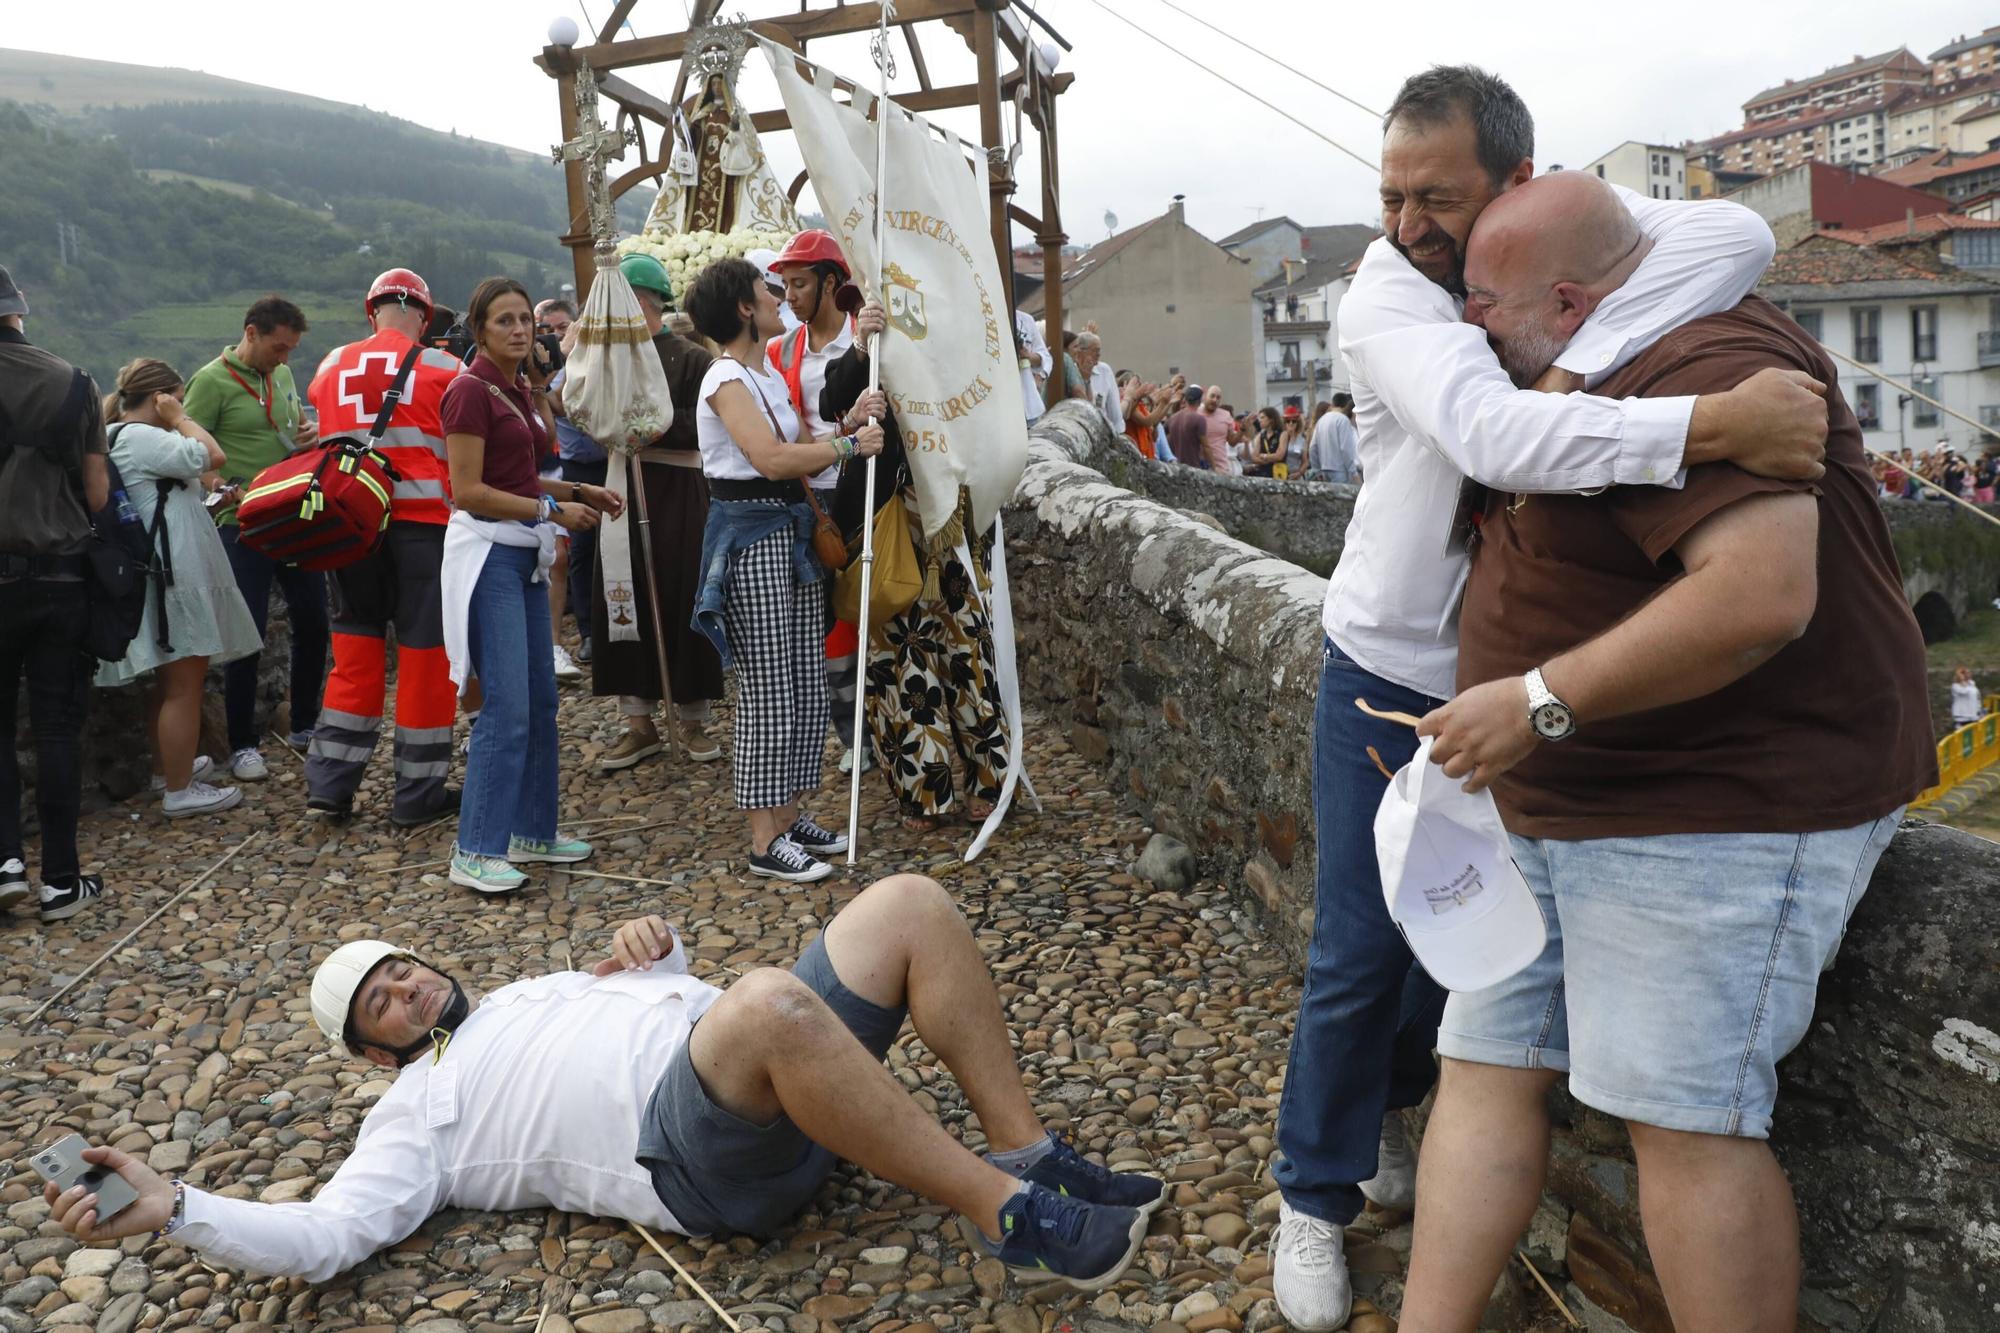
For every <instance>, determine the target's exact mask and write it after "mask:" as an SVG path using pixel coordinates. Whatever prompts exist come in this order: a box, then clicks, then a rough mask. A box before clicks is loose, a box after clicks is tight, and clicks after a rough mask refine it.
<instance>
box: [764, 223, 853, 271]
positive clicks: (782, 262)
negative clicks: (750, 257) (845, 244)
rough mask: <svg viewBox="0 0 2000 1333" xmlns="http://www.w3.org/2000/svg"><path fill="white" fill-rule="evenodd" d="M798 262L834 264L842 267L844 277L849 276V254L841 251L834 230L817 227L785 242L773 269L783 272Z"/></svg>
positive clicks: (772, 263)
mask: <svg viewBox="0 0 2000 1333" xmlns="http://www.w3.org/2000/svg"><path fill="white" fill-rule="evenodd" d="M797 264H832V265H834V266H836V267H837V268H839V269H840V276H841V277H842V278H843V279H844V278H846V277H848V276H849V274H848V268H847V256H846V255H843V254H842V253H840V242H839V241H836V240H834V239H833V233H832V232H830V231H821V230H820V229H819V228H817V227H815V228H813V229H812V230H810V231H802V232H800V233H799V234H798V235H796V236H794V237H792V239H791V240H789V241H787V242H785V248H784V249H783V250H782V251H781V252H779V255H778V257H777V258H776V259H774V260H772V261H771V270H772V271H773V272H775V273H783V272H784V271H785V270H786V269H788V268H791V267H792V266H794V265H797Z"/></svg>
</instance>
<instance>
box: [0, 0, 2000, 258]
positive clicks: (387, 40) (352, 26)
mask: <svg viewBox="0 0 2000 1333" xmlns="http://www.w3.org/2000/svg"><path fill="white" fill-rule="evenodd" d="M211 2H212V0H204V3H203V4H200V5H195V4H189V3H186V0H182V2H180V3H173V2H171V0H169V2H167V3H162V0H91V2H90V4H89V10H90V15H91V21H90V22H89V23H88V24H79V23H78V22H77V21H76V13H75V11H73V10H69V9H67V8H66V7H64V6H59V5H35V6H29V5H26V4H9V5H8V8H9V11H10V12H9V14H8V19H7V24H6V30H5V35H4V38H0V41H4V43H5V44H6V45H8V46H13V47H25V48H28V49H30V50H39V51H51V52H57V53H60V54H65V55H76V56H88V57H94V58H97V59H102V60H117V61H129V62H134V63H141V64H163V65H175V66H182V67H185V68H190V69H199V70H203V71H206V72H207V73H211V74H219V75H224V76H227V77H230V78H236V79H243V80H247V81H250V82H254V83H263V84H269V85H274V86H277V87H282V88H288V89H291V90H293V91H296V92H303V93H311V94H314V95H317V96H321V97H326V98H331V99H334V100H339V101H358V102H363V103H365V104H367V105H369V106H371V107H374V108H375V109H377V110H381V111H387V112H390V113H392V114H394V115H397V116H401V117H404V118H406V119H409V120H413V121H416V122H418V123H420V124H424V125H428V126H431V127H433V128H436V129H441V130H452V129H455V130H457V131H458V132H460V133H463V134H471V135H474V136H476V137H479V138H482V139H490V140H493V141H495V142H499V143H504V144H508V145H511V146H514V147H518V148H526V149H530V150H534V151H540V150H543V149H544V148H546V146H547V145H548V144H550V143H551V142H552V141H554V140H555V139H556V138H557V137H558V132H557V124H556V97H557V93H556V89H555V85H554V83H553V82H552V81H551V80H550V79H549V78H548V76H546V75H545V74H543V73H542V72H541V71H540V70H539V69H537V68H536V67H535V66H534V65H533V64H531V63H530V62H531V60H532V58H533V57H534V55H535V54H536V53H537V52H539V50H540V49H541V47H542V45H543V44H544V42H545V41H546V33H547V30H548V24H549V21H550V20H551V19H553V18H555V17H556V16H558V15H567V16H569V17H571V18H574V19H577V20H578V21H579V23H582V22H583V20H584V18H585V17H586V16H589V17H591V18H594V19H595V20H596V21H598V22H602V21H603V20H604V19H605V18H606V17H607V15H608V13H609V10H610V7H611V0H476V3H464V2H461V3H457V4H448V5H414V4H408V3H399V4H395V5H393V6H392V5H390V4H387V3H383V2H382V0H354V2H353V3H350V5H349V6H348V7H347V10H346V13H347V15H348V18H347V19H345V20H342V21H338V22H329V21H328V20H327V15H326V14H325V13H324V12H321V11H319V10H315V9H312V8H310V7H300V6H278V7H265V8H263V9H260V10H259V11H258V12H257V13H256V15H255V17H254V19H252V20H250V21H234V20H232V21H227V22H196V21H192V19H193V17H194V12H195V11H197V10H199V9H203V8H207V7H208V4H209V3H211ZM812 3H813V6H814V7H816V8H830V7H831V5H830V4H829V3H827V0H812ZM1016 5H1017V7H1020V8H1033V9H1035V10H1036V12H1037V13H1038V14H1039V15H1040V16H1041V17H1042V18H1044V19H1046V20H1048V22H1049V23H1050V25H1051V26H1053V27H1054V28H1055V29H1056V31H1058V32H1059V33H1061V34H1062V36H1063V37H1064V38H1065V39H1067V40H1068V41H1069V42H1070V43H1071V44H1072V46H1073V48H1074V49H1072V50H1069V51H1066V52H1064V53H1063V54H1062V57H1061V65H1060V68H1061V69H1062V70H1064V71H1067V72H1070V73H1073V74H1074V75H1075V76H1076V81H1075V83H1074V84H1073V85H1072V87H1071V88H1070V90H1069V91H1068V92H1066V93H1064V94H1063V95H1062V97H1061V98H1060V99H1059V112H1058V129H1059V142H1060V144H1061V162H1060V166H1061V181H1062V208H1063V223H1064V228H1065V230H1066V232H1067V233H1068V235H1069V236H1070V238H1071V240H1072V242H1073V243H1077V244H1090V243H1094V242H1096V241H1099V240H1102V239H1103V238H1104V237H1105V236H1106V235H1107V234H1108V230H1109V229H1108V228H1107V225H1106V223H1107V219H1106V214H1107V213H1109V214H1112V215H1114V216H1115V217H1116V219H1117V226H1118V227H1119V228H1121V229H1122V228H1124V227H1129V226H1131V225H1133V224H1135V223H1138V222H1142V221H1144V220H1146V219H1147V218H1150V217H1154V216H1156V215H1158V214H1159V213H1161V212H1163V211H1165V209H1166V208H1167V206H1168V205H1169V203H1170V202H1171V200H1172V198H1173V196H1174V195H1176V194H1182V195H1185V196H1186V210H1187V219H1188V221H1189V222H1190V223H1191V224H1192V225H1193V226H1195V227H1196V228H1197V229H1199V230H1201V231H1202V232H1204V233H1205V234H1207V235H1209V236H1211V237H1220V236H1223V235H1225V234H1227V233H1229V232H1232V231H1234V230H1236V229H1238V228H1241V227H1244V226H1247V225H1249V224H1250V223H1252V222H1254V221H1257V220H1258V219H1259V218H1262V217H1273V216H1278V215H1281V214H1282V215H1287V216H1290V217H1292V218H1293V219H1295V220H1297V221H1299V222H1301V223H1305V224H1308V225H1314V224H1325V223H1335V222H1355V221H1375V220H1377V219H1376V213H1377V210H1376V206H1375V178H1374V174H1373V173H1372V172H1371V171H1370V170H1369V169H1368V168H1366V167H1364V166H1362V165H1361V164H1359V163H1357V162H1355V161H1354V160H1353V159H1352V158H1349V157H1347V156H1344V155H1342V154H1341V153H1340V152H1338V151H1336V150H1335V149H1334V148H1332V147H1330V146H1328V145H1327V144H1326V143H1325V142H1323V141H1322V140H1321V139H1320V138H1318V137H1315V135H1314V134H1313V133H1312V132H1311V131H1310V130H1308V129H1307V128H1304V126H1310V127H1311V128H1312V130H1317V131H1318V132H1319V133H1320V134H1323V135H1325V136H1326V137H1328V138H1331V139H1333V140H1334V141H1336V142H1338V143H1339V144H1341V145H1343V146H1344V147H1346V148H1348V149H1351V150H1353V151H1354V152H1355V153H1357V154H1359V155H1360V156H1361V157H1362V158H1365V159H1367V160H1369V161H1373V160H1374V159H1375V149H1376V147H1377V145H1378V144H1379V141H1380V128H1379V123H1378V122H1377V121H1376V120H1374V119H1373V118H1372V117H1371V116H1370V115H1368V114H1366V113H1364V112H1363V111H1361V110H1358V109H1356V108H1355V107H1354V106H1352V105H1350V104H1348V103H1347V102H1344V101H1342V100H1340V99H1338V98H1336V97H1334V96H1331V95H1330V94H1328V93H1326V92H1324V91H1322V90H1320V89H1318V88H1315V87H1314V86H1312V85H1311V84H1310V83H1308V82H1306V81H1305V80H1304V79H1301V78H1299V77H1297V76H1296V75H1294V74H1291V73H1288V72H1286V71H1285V70H1284V69H1282V68H1280V67H1279V66H1278V65H1276V64H1274V63H1273V60H1272V58H1273V57H1275V58H1276V59H1277V60H1282V61H1284V62H1285V63H1287V64H1290V65H1293V66H1295V67H1296V68H1298V69H1300V70H1303V71H1305V72H1306V73H1308V74H1310V75H1311V76H1312V77H1313V78H1315V79H1317V80H1319V81H1320V82H1321V83H1324V84H1328V85H1330V86H1332V87H1334V88H1337V89H1339V90H1340V91H1341V92H1342V93H1345V94H1346V95H1347V96H1348V97H1351V98H1353V99H1354V100H1355V101H1357V102H1359V103H1361V104H1362V105H1363V106H1366V107H1372V108H1377V109H1379V108H1381V107H1382V106H1384V105H1386V104H1387V103H1388V102H1389V101H1390V100H1391V99H1392V98H1393V97H1394V95H1395V90H1396V87H1397V85H1398V84H1399V83H1400V82H1401V81H1402V79H1403V78H1404V77H1405V76H1407V75H1408V74H1410V73H1413V72H1415V71H1417V70H1419V69H1422V68H1423V67H1425V66H1426V65H1429V64H1432V63H1454V62H1461V61H1471V62H1476V63H1479V64H1482V65H1485V66H1486V67H1487V68H1489V69H1491V70H1493V71H1494V72H1496V73H1498V74H1500V75H1502V76H1503V77H1505V78H1506V79H1508V80H1509V81H1510V82H1511V83H1512V84H1513V85H1514V86H1515V88H1516V89H1518V90H1519V92H1520V93H1521V95H1522V97H1523V98H1524V99H1525V100H1526V101H1527V103H1528V106H1529V109H1530V110H1531V111H1532V112H1533V113H1534V115H1535V119H1536V127H1537V159H1538V161H1537V165H1538V166H1544V167H1545V166H1548V165H1551V164H1556V163H1560V164H1564V165H1567V166H1572V167H1575V166H1581V165H1583V164H1584V163H1586V162H1588V161H1590V160H1591V159H1593V158H1595V157H1596V156H1598V155H1599V154H1601V153H1603V152H1605V151H1606V150H1608V149H1610V148H1612V147H1614V146H1615V145H1617V144H1618V143H1620V142H1622V141H1624V140H1626V139H1641V140H1648V141H1652V142H1661V143H1679V142H1681V141H1682V140H1684V139H1688V138H1700V137H1705V136H1708V135H1713V134H1718V133H1721V132H1722V131H1724V130H1728V129H1733V128H1735V127H1736V126H1738V125H1740V124H1741V123H1742V112H1741V109H1740V108H1741V104H1742V103H1743V101H1744V100H1745V99H1747V98H1748V97H1750V96H1752V95H1753V94H1755V93H1757V92H1759V91H1761V90H1763V89H1764V88H1766V87H1769V86H1771V85H1773V84H1777V83H1781V82H1783V81H1785V80H1786V79H1789V78H1797V77H1801V76H1805V75H1809V74H1813V73H1817V72H1818V71H1819V70H1821V69H1823V68H1825V67H1827V66H1829V65H1834V64H1839V63H1842V62H1845V61H1847V60H1850V59H1852V58H1853V57H1854V56H1855V55H1857V54H1862V53H1866V54H1875V53H1877V52H1880V51H1885V50H1891V49H1893V48H1895V47H1897V46H1899V45H1908V46H1909V47H1910V48H1911V49H1912V50H1913V51H1915V52H1916V54H1917V55H1918V56H1919V57H1926V56H1928V55H1929V54H1930V52H1931V51H1933V50H1935V49H1936V48H1937V47H1939V46H1942V45H1944V44H1945V43H1946V42H1948V41H1951V40H1953V39H1954V38H1956V37H1957V36H1958V35H1960V34H1961V33H1966V34H1969V33H1974V32H1978V31H1979V30H1981V29H1982V28H1985V27H1989V26H1993V25H1994V24H1996V23H2000V4H1987V5H1982V4H1974V3H1970V2H1969V0H1965V2H1961V0H1915V2H1914V3H1904V4H1899V5H1885V4H1882V3H1881V2H1880V0H1811V2H1805V0H1751V2H1750V3H1744V0H1678V3H1675V4H1673V5H1671V6H1663V7H1660V8H1654V7H1652V6H1615V7H1614V6H1612V5H1607V4H1604V3H1603V2H1602V0H1596V2H1595V3H1580V2H1578V0H1547V2H1545V3H1540V4H1536V5H1522V4H1494V3H1491V0H1480V2H1478V3H1465V2H1464V0H1433V3H1431V4H1428V5H1422V6H1416V7H1411V6H1408V5H1398V4H1388V3H1382V4H1375V5H1371V6H1365V7H1364V6H1358V5H1353V4H1341V3H1333V2H1332V0H1037V2H1036V3H1033V4H1032V5H1030V4H1025V3H1023V0H1016ZM1174 5H1177V6H1179V8H1180V9H1182V10H1185V11H1187V13H1188V14H1191V15H1193V16H1195V18H1190V17H1187V16H1184V15H1183V14H1180V13H1176V12H1174V9H1173V8H1172V6H1174ZM739 9H740V10H741V11H742V12H744V13H746V14H748V15H749V16H750V17H752V18H761V17H768V16H777V15H780V14H784V13H787V12H797V9H798V3H797V0H730V3H727V4H725V6H724V10H725V12H727V13H731V14H733V13H735V12H737V11H738V10H739ZM378 12H379V14H380V15H381V16H382V17H383V18H384V19H385V20H386V19H391V18H392V20H393V21H392V22H390V23H387V24H384V23H377V22H369V21H363V20H364V19H365V18H366V17H367V16H369V15H371V14H376V13H378ZM684 12H685V11H684V5H683V0H640V3H639V5H638V7H637V8H636V9H635V10H634V12H633V15H632V26H633V29H634V31H635V32H636V33H637V34H639V35H641V36H650V35H653V34H656V33H661V32H666V31H670V30H673V29H676V28H679V27H681V26H682V25H683V22H684V19H683V15H684ZM475 15H476V17H475ZM1114 15H1115V16H1122V18H1124V19H1127V20H1130V21H1131V23H1133V24H1136V25H1138V30H1135V29H1134V28H1133V27H1130V26H1127V25H1126V24H1125V23H1122V22H1120V21H1119V17H1114ZM1196 18H1199V19H1203V20H1206V21H1207V22H1209V23H1212V24H1214V25H1216V26H1217V27H1219V28H1221V29H1223V30H1224V31H1226V32H1228V33H1229V34H1230V35H1232V36H1234V37H1236V38H1238V39H1240V40H1241V41H1243V42H1245V43H1248V44H1249V46H1250V47H1252V48H1255V50H1245V49H1244V48H1243V47H1240V46H1236V45H1233V44H1232V43H1230V42H1229V41H1227V40H1226V39H1225V38H1223V37H1221V36H1218V35H1216V33H1215V32H1213V31H1210V30H1208V29H1205V28H1204V27H1203V26H1202V25H1201V23H1199V22H1197V21H1195V19H1196ZM1146 34H1151V36H1152V37H1157V38H1159V39H1161V41H1160V42H1155V41H1153V40H1150V38H1149V36H1148V35H1146ZM924 38H925V48H924V52H925V56H926V58H927V60H928V62H929V68H930V71H931V75H932V79H933V82H934V83H937V84H939V85H945V84H951V83H959V82H969V81H971V78H972V73H973V64H972V57H971V54H970V52H969V51H968V50H967V49H966V47H965V44H964V43H963V42H962V41H960V40H959V39H958V38H957V37H956V36H955V35H954V34H952V33H951V32H950V31H949V30H948V29H946V28H944V27H943V25H941V24H931V25H929V26H928V29H927V30H924ZM1162 43H1164V44H1162ZM896 47H897V50H898V51H899V52H900V51H901V46H900V43H897V44H896ZM1176 52H1179V53H1183V54H1185V55H1186V56H1188V57H1191V58H1192V62H1190V61H1189V60H1184V59H1182V58H1181V56H1180V55H1177V54H1175V53H1176ZM412 53H414V54H415V55H416V56H417V57H418V66H419V68H420V69H421V68H424V67H426V66H427V67H428V69H429V71H430V72H429V73H428V74H424V75H418V76H416V77H407V78H402V77H379V76H378V77H371V75H370V71H376V70H387V69H393V68H395V67H396V65H397V62H399V61H403V60H407V59H408V58H409V56H410V55H411V54H412ZM1262 53H1269V54H1268V55H1266V54H1262ZM809 54H810V55H812V56H813V58H815V59H816V60H819V61H820V62H822V63H825V64H828V65H831V66H832V67H834V68H835V69H837V70H840V71H842V72H843V73H847V74H849V75H851V76H853V77H856V78H857V79H859V78H863V77H868V78H869V79H870V81H872V73H873V71H872V67H871V66H870V65H869V62H868V57H867V53H866V46H865V39H862V38H842V39H829V40H827V41H824V42H816V43H814V44H813V45H812V47H811V48H810V50H809ZM758 65H759V62H758V60H757V58H756V57H755V56H753V57H752V60H751V63H750V65H749V66H748V67H746V75H745V78H744V80H743V84H742V87H741V89H740V91H741V93H742V96H743V97H744V99H745V100H746V101H747V102H748V103H749V104H750V105H751V106H752V107H753V108H754V109H758V110H762V109H768V108H773V107H776V106H777V105H778V98H777V94H776V90H775V87H774V86H773V85H772V83H771V81H770V78H769V75H768V73H767V72H765V71H764V70H763V69H761V68H759V67H758ZM899 65H900V68H899V71H898V74H899V77H898V78H897V80H896V82H895V83H894V84H892V87H891V92H892V95H893V94H894V92H895V91H897V90H899V89H902V88H906V87H907V88H914V87H916V86H917V85H916V80H915V77H914V72H913V70H912V69H911V68H910V62H909V60H908V59H907V58H905V59H902V60H901V61H900V62H899ZM623 73H625V74H627V75H628V76H629V77H632V78H633V81H634V82H637V83H639V84H640V85H641V86H644V87H647V88H649V89H650V90H652V91H655V92H658V93H660V94H662V95H663V96H664V95H666V94H669V93H671V91H672V78H673V73H672V68H671V67H667V66H662V67H656V69H654V70H652V71H648V70H644V69H642V70H639V71H636V72H635V71H623ZM1217 75H1219V76H1221V78H1218V77H1216V76H1217ZM1223 79H1227V80H1229V81H1230V82H1232V83H1234V84H1237V85H1239V86H1240V87H1241V88H1247V89H1249V90H1250V91H1253V92H1255V93H1256V94H1257V95H1258V96H1260V97H1263V98H1264V99H1266V100H1267V101H1269V102H1272V103H1275V104H1277V106H1279V107H1281V108H1283V109H1284V110H1285V111H1286V112H1289V113H1290V114H1291V115H1292V116H1294V117H1296V118H1297V120H1298V121H1301V122H1303V123H1304V126H1302V125H1301V124H1298V123H1294V122H1293V121H1292V120H1288V119H1286V118H1284V117H1283V116H1281V115H1279V114H1277V113H1276V112H1273V111H1271V110H1268V109H1266V108H1265V107H1262V106H1260V105H1258V104H1257V103H1256V102H1254V101H1252V100H1250V99H1249V98H1248V97H1246V96H1245V95H1244V94H1243V93H1242V92H1240V91H1238V89H1237V88H1232V87H1231V86H1229V83H1225V82H1223V81H1222V80H1223ZM933 118H934V119H937V120H939V121H941V122H943V123H945V124H948V125H950V126H951V128H953V129H954V130H956V131H958V132H959V133H960V134H962V135H964V136H966V137H969V138H974V139H976V138H977V137H978V120H977V117H976V115H975V114H974V113H973V112H971V111H966V112H964V113H949V112H947V113H939V114H936V115H934V117H933ZM1008 133H1009V134H1010V135H1011V133H1012V117H1011V116H1010V117H1008ZM1028 139H1029V146H1028V148H1027V150H1026V151H1025V152H1024V153H1023V156H1022V159H1021V169H1020V175H1021V178H1022V179H1023V180H1024V181H1025V182H1026V184H1025V185H1024V188H1023V192H1022V194H1023V196H1024V197H1022V198H1020V199H1019V201H1018V202H1020V203H1021V204H1022V205H1023V206H1024V207H1026V208H1028V209H1029V210H1030V211H1031V212H1037V213H1039V211H1040V207H1041V200H1040V186H1039V180H1040V177H1039V170H1040V168H1039V165H1038V163H1037V161H1036V152H1035V147H1034V136H1033V132H1032V130H1029V131H1028ZM766 148H767V151H768V152H769V154H770V157H771V159H772V162H773V165H774V166H775V167H777V169H778V171H779V179H780V180H784V181H789V180H790V179H791V178H792V176H793V174H794V173H795V172H796V171H797V169H798V166H799V158H798V154H797V152H796V150H795V149H794V148H793V146H792V143H791V139H790V136H789V135H785V134H782V133H781V134H775V135H772V136H770V142H769V143H767V144H766ZM1028 239H1029V238H1028V237H1027V235H1026V234H1025V232H1024V231H1021V230H1020V229H1017V241H1018V242H1021V243H1025V242H1026V241H1027V240H1028Z"/></svg>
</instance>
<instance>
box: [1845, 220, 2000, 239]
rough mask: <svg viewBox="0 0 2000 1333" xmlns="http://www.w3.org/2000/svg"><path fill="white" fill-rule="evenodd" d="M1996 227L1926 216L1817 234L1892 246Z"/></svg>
mask: <svg viewBox="0 0 2000 1333" xmlns="http://www.w3.org/2000/svg"><path fill="white" fill-rule="evenodd" d="M1996 228H2000V221H1989V220H1988V219H1986V218H1969V217H1966V216H1964V215H1963V214H1959V213H1926V214H1925V215H1924V216H1922V217H1920V218H1917V219H1916V220H1915V222H1914V224H1913V223H1912V222H1911V221H1910V220H1908V219H1905V220H1904V221H1901V222H1884V223H1883V224H1881V225H1880V226H1878V227H1830V228H1828V229H1827V230H1825V231H1822V232H1820V233H1818V234H1819V235H1821V236H1831V237H1832V238H1833V239H1834V240H1836V241H1847V242H1849V243H1851V244H1853V245H1895V244H1897V243H1899V242H1904V241H1921V240H1928V239H1930V238H1931V237H1933V236H1938V235H1942V234H1943V233H1945V232H1951V231H1992V230H1995V229H1996Z"/></svg>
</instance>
